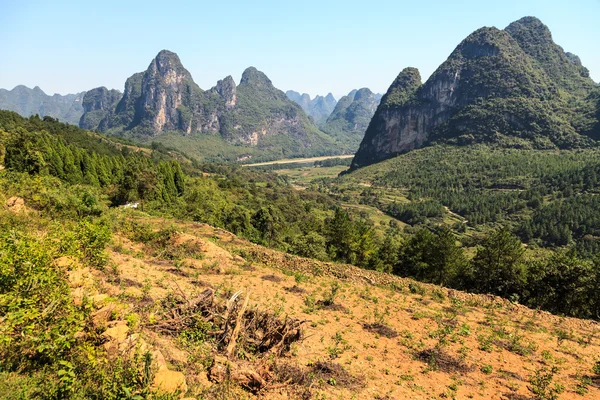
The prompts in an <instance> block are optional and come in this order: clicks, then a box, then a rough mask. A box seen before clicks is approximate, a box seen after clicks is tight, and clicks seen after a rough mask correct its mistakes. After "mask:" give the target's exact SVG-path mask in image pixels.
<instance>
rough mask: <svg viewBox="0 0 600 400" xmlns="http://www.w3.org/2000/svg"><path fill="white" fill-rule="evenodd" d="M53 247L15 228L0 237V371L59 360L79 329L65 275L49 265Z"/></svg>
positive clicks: (79, 316)
mask: <svg viewBox="0 0 600 400" xmlns="http://www.w3.org/2000/svg"><path fill="white" fill-rule="evenodd" d="M55 246H56V244H55V243H53V242H52V241H51V240H40V238H36V237H33V236H31V235H29V234H25V233H22V232H19V231H15V230H9V231H4V232H2V233H1V234H0V318H1V319H2V320H3V322H2V325H1V328H0V370H4V371H9V370H15V369H22V368H29V367H34V366H41V365H44V364H48V363H56V362H58V361H60V360H61V359H63V358H64V357H65V356H66V354H68V352H69V351H70V349H71V346H72V345H73V343H74V338H73V335H74V334H75V332H77V331H78V330H80V329H81V328H82V325H83V314H82V313H81V311H78V310H77V309H76V307H75V306H74V305H73V303H72V301H71V298H70V290H69V286H68V284H67V281H66V279H65V276H64V274H65V272H66V271H65V270H61V269H60V268H57V267H56V266H54V264H53V259H54V257H55V256H56V255H57V253H58V249H56V247H55Z"/></svg>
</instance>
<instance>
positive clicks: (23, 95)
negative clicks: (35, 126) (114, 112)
mask: <svg viewBox="0 0 600 400" xmlns="http://www.w3.org/2000/svg"><path fill="white" fill-rule="evenodd" d="M84 95H85V92H81V93H76V94H67V95H64V96H61V95H60V94H54V95H52V96H49V95H47V94H46V93H44V91H43V90H42V89H40V88H39V87H38V86H36V87H34V88H33V89H30V88H28V87H26V86H23V85H19V86H16V87H15V88H14V89H12V90H6V89H0V110H9V111H14V112H16V113H18V114H20V115H22V116H24V117H29V116H31V115H39V116H40V117H45V116H49V117H52V118H57V119H59V120H60V121H62V122H67V123H69V124H72V125H78V124H79V119H80V118H81V115H82V114H83V111H84V110H83V104H82V102H83V96H84Z"/></svg>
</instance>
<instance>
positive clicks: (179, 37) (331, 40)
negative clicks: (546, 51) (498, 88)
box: [0, 0, 600, 98]
mask: <svg viewBox="0 0 600 400" xmlns="http://www.w3.org/2000/svg"><path fill="white" fill-rule="evenodd" d="M528 15H533V16H536V17H538V18H539V19H541V20H542V22H544V23H545V24H546V25H547V26H548V27H549V28H550V30H551V31H552V34H553V37H554V40H555V42H556V43H558V44H559V45H561V46H562V47H563V48H564V49H565V50H566V51H570V52H572V53H575V54H577V55H579V56H580V58H581V60H582V62H583V64H584V65H585V66H586V67H587V68H588V69H589V70H590V74H591V76H592V78H593V79H594V80H595V81H596V82H598V81H600V0H575V1H565V0H561V1H555V0H539V1H538V0H516V1H515V0H503V1H486V0H477V1H474V0H460V1H447V0H442V1H438V0H429V1H424V0H421V1H418V0H412V1H402V0H394V1H387V0H372V1H364V0H362V1H352V0H347V1H327V0H319V1H314V0H302V1H285V0H284V1H282V0H277V1H260V0H254V1H249V0H246V1H231V0H216V1H204V0H196V1H181V0H180V1H165V0H161V1H156V2H155V1H148V0H146V1H137V0H133V1H129V0H120V1H113V0H103V1H94V2H91V1H82V0H77V1H61V0H54V1H48V0H0V37H2V38H3V40H1V41H0V54H1V55H2V57H1V58H0V88H7V89H12V88H13V87H14V86H16V85H19V84H23V85H26V86H29V87H34V86H40V87H41V88H42V89H43V90H44V91H45V92H46V93H48V94H54V93H60V94H66V93H75V92H80V91H84V90H89V89H92V88H95V87H98V86H106V87H108V88H114V89H119V90H121V91H122V90H123V86H124V83H125V80H126V79H127V78H128V77H129V76H131V75H132V74H134V73H136V72H140V71H144V70H146V68H147V67H148V65H149V64H150V61H151V60H152V59H153V58H154V56H156V54H157V53H158V52H159V51H160V50H162V49H168V50H171V51H174V52H176V53H177V54H178V55H179V57H180V59H181V61H182V63H183V65H184V66H185V67H186V68H187V69H188V70H189V71H190V73H191V74H192V76H193V78H194V81H195V82H196V83H197V84H198V85H199V86H200V87H201V88H203V89H209V88H211V87H212V86H214V85H215V83H216V82H217V80H219V79H222V78H224V77H225V76H227V75H231V76H233V78H234V80H235V81H236V82H239V80H240V77H241V74H242V72H243V71H244V69H245V68H247V67H249V66H254V67H256V68H258V69H259V70H261V71H263V72H265V73H266V74H267V76H269V78H270V79H271V80H272V81H273V84H274V85H275V86H276V87H277V88H279V89H281V90H284V91H285V90H289V89H293V90H296V91H298V92H301V93H302V92H306V93H309V94H310V95H311V96H314V95H316V94H322V95H325V94H327V93H328V92H332V93H333V94H334V95H335V96H336V98H339V97H340V96H342V95H344V94H347V93H348V92H349V91H350V90H352V89H354V88H361V87H368V88H370V89H371V90H373V91H374V92H379V93H385V91H386V90H387V88H388V87H389V85H390V84H391V82H392V81H393V80H394V78H395V77H396V75H397V74H398V73H399V72H400V71H401V70H402V69H403V68H404V67H408V66H412V67H417V68H419V70H420V72H421V76H422V77H423V80H425V79H426V78H427V77H428V76H429V75H430V74H431V73H432V72H433V71H434V70H435V69H436V68H437V67H438V66H439V64H441V63H442V62H443V61H444V60H445V59H446V58H447V57H448V55H449V54H450V53H451V52H452V50H453V49H454V48H455V47H456V46H457V45H458V44H459V43H460V41H461V40H462V39H464V38H465V37H466V36H467V35H469V34H470V33H471V32H473V31H474V30H476V29H478V28H480V27H482V26H496V27H498V28H504V27H506V25H508V24H509V23H510V22H512V21H515V20H517V19H519V18H521V17H523V16H528Z"/></svg>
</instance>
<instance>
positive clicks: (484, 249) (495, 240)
mask: <svg viewBox="0 0 600 400" xmlns="http://www.w3.org/2000/svg"><path fill="white" fill-rule="evenodd" d="M524 252H525V250H524V249H523V245H522V244H521V241H520V240H519V239H518V238H517V237H516V236H513V235H512V234H511V233H510V232H509V230H507V229H500V230H498V231H496V232H493V233H492V234H490V235H489V236H488V237H487V238H486V239H485V240H484V242H483V243H482V245H481V247H479V248H478V249H477V254H476V255H475V257H474V258H473V261H472V262H471V268H472V274H473V278H472V279H473V280H475V281H477V283H474V285H476V286H477V287H478V290H479V291H481V292H483V293H493V294H497V295H499V296H503V297H506V298H509V297H511V296H513V295H516V294H518V293H522V292H523V286H524V284H525V280H526V270H525V267H524V265H523V254H524Z"/></svg>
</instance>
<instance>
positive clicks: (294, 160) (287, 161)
mask: <svg viewBox="0 0 600 400" xmlns="http://www.w3.org/2000/svg"><path fill="white" fill-rule="evenodd" d="M352 157H354V154H347V155H343V156H322V157H310V158H286V159H283V160H276V161H268V162H260V163H255V164H244V167H260V166H263V165H273V164H295V163H302V164H304V163H306V164H309V163H314V162H315V161H325V160H331V159H334V158H342V159H346V158H352ZM346 169H347V168H346Z"/></svg>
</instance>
